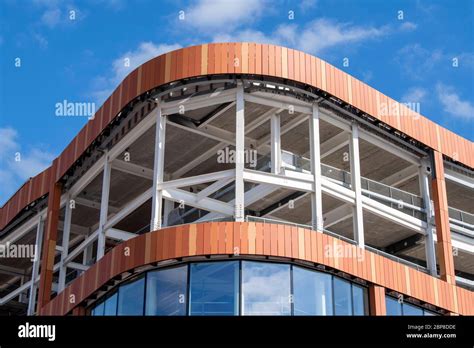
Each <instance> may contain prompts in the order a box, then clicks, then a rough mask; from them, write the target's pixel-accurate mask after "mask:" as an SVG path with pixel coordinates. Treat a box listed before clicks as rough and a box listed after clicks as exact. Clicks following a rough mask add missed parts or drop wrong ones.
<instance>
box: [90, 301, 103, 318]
mask: <svg viewBox="0 0 474 348" xmlns="http://www.w3.org/2000/svg"><path fill="white" fill-rule="evenodd" d="M92 315H95V316H102V315H104V302H103V301H102V302H101V303H99V304H98V305H97V306H95V308H94V313H93V314H92Z"/></svg>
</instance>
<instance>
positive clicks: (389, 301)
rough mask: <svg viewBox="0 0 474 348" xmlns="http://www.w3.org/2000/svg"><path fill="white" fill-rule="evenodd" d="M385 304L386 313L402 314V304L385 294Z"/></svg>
mask: <svg viewBox="0 0 474 348" xmlns="http://www.w3.org/2000/svg"><path fill="white" fill-rule="evenodd" d="M385 306H386V308H387V315H402V305H401V304H400V303H399V302H398V300H396V299H394V298H392V297H390V296H385Z"/></svg>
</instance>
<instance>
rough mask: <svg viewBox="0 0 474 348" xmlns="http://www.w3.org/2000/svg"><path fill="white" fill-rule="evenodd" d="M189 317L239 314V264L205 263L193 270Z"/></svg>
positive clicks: (232, 262) (191, 270)
mask: <svg viewBox="0 0 474 348" xmlns="http://www.w3.org/2000/svg"><path fill="white" fill-rule="evenodd" d="M190 272H191V274H190V286H189V289H190V290H189V303H190V306H189V314H190V315H219V316H222V315H238V314H239V262H237V261H229V262H215V261H214V262H205V263H193V264H191V266H190Z"/></svg>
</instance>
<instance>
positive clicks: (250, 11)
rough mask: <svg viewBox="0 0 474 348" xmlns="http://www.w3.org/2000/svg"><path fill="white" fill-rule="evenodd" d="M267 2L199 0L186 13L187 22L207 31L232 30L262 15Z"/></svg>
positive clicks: (263, 0) (255, 0) (262, 0)
mask: <svg viewBox="0 0 474 348" xmlns="http://www.w3.org/2000/svg"><path fill="white" fill-rule="evenodd" d="M265 4H266V1H265V0H239V1H234V0H199V1H197V2H196V3H195V4H194V5H193V6H192V7H190V8H188V9H185V10H184V14H185V20H186V22H188V23H189V24H190V25H191V26H193V27H194V28H197V29H200V30H203V31H205V32H214V30H217V29H218V30H219V31H220V32H222V31H231V30H233V29H235V28H237V27H240V26H242V25H245V24H248V23H251V22H253V21H254V20H255V19H257V18H258V17H260V15H261V14H262V12H263V10H264V9H265Z"/></svg>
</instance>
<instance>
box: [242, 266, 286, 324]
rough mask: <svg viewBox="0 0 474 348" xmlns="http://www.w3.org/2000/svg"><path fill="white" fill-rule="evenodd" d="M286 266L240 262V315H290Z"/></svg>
mask: <svg viewBox="0 0 474 348" xmlns="http://www.w3.org/2000/svg"><path fill="white" fill-rule="evenodd" d="M290 302H291V297H290V266H289V265H283V264H276V263H263V262H251V261H243V262H242V314H243V315H290V314H291V303H290Z"/></svg>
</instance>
